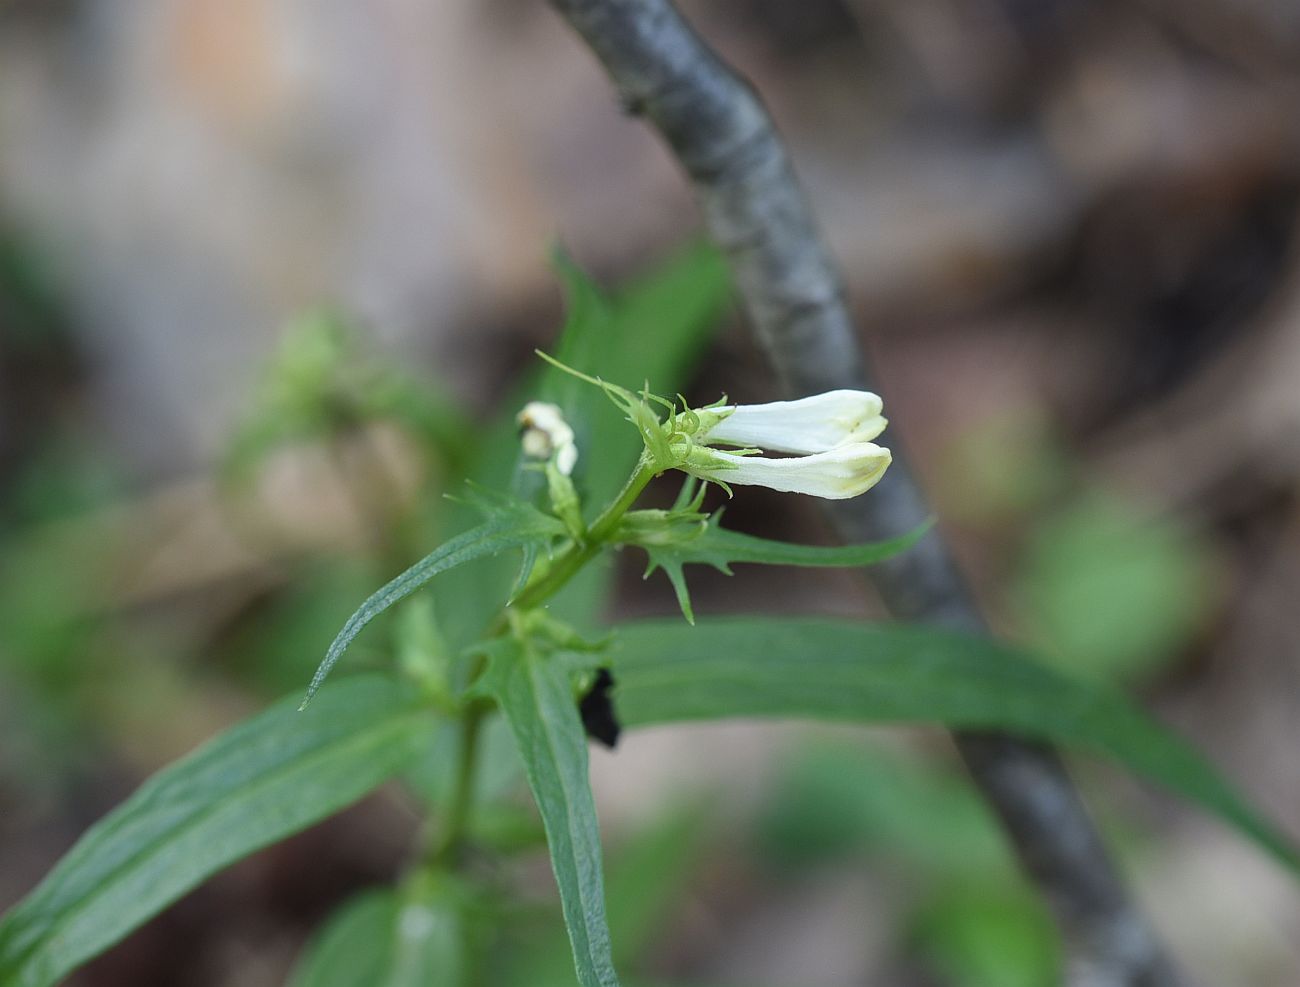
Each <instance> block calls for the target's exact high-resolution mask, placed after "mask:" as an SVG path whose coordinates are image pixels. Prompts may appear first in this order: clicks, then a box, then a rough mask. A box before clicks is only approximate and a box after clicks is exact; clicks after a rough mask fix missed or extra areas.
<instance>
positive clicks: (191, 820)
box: [0, 676, 433, 987]
mask: <svg viewBox="0 0 1300 987" xmlns="http://www.w3.org/2000/svg"><path fill="white" fill-rule="evenodd" d="M432 727H433V721H432V718H431V716H430V715H429V713H428V711H427V710H426V709H425V708H424V707H423V705H422V703H421V701H420V699H419V697H418V696H417V695H416V694H414V692H413V690H411V689H409V688H406V687H404V686H402V685H399V684H398V683H396V682H393V681H392V680H390V679H386V678H381V677H378V676H366V677H360V678H353V679H349V680H348V681H346V682H340V683H339V684H338V685H336V686H332V687H331V688H329V689H325V690H322V692H321V694H320V696H319V697H318V700H317V702H316V704H315V705H314V706H313V708H312V709H311V710H309V711H307V712H306V713H299V712H298V711H297V710H296V709H295V704H294V702H293V701H292V700H290V701H286V702H282V703H280V704H279V705H277V706H274V707H272V708H271V709H269V710H267V711H266V712H265V713H262V714H261V715H259V716H257V717H254V718H253V719H251V720H247V721H245V722H244V723H242V724H240V725H238V726H236V727H234V728H233V729H231V730H229V731H227V732H226V733H224V734H222V735H221V736H220V737H218V738H216V739H215V740H213V741H211V742H210V743H208V744H206V745H205V746H203V747H201V748H199V749H198V750H197V751H195V752H194V753H193V754H190V755H189V756H188V757H185V758H183V759H182V760H180V761H177V762H176V763H175V764H173V765H171V766H170V767H168V768H166V769H164V770H163V771H161V772H160V773H158V774H157V775H155V776H154V777H153V778H151V779H150V780H148V781H147V782H145V783H144V784H143V785H142V786H141V787H140V788H139V789H138V790H137V791H136V792H135V794H133V795H132V796H131V797H130V798H129V799H127V800H126V802H124V803H123V804H122V805H121V806H119V807H118V808H117V809H115V810H114V811H113V812H111V813H110V814H109V815H108V816H106V817H105V818H104V819H103V820H101V821H100V822H99V823H97V824H96V825H95V826H93V827H92V828H91V829H90V830H89V831H88V832H87V833H86V834H85V835H84V836H83V837H82V838H81V839H80V840H79V841H78V842H77V844H76V845H75V846H74V847H73V848H72V849H71V850H70V851H69V852H68V854H67V855H66V856H65V857H64V858H63V859H62V860H61V861H60V862H59V864H58V865H57V866H56V867H55V868H54V870H53V871H51V872H50V874H49V875H48V876H47V877H46V878H45V880H44V881H42V882H41V884H40V885H39V886H38V887H37V888H36V890H34V891H33V892H32V893H31V894H30V895H28V896H27V897H26V898H25V899H24V900H23V901H22V902H20V903H19V904H18V905H17V906H15V907H14V908H13V910H11V911H10V912H9V913H8V914H7V915H6V916H5V917H4V919H3V920H2V921H0V984H4V985H5V987H48V985H50V984H54V983H56V982H57V981H58V980H60V979H61V978H62V977H64V976H65V975H67V974H68V973H69V972H70V971H71V970H73V969H75V968H76V967H77V966H79V965H80V964H82V963H84V962H85V961H86V960H88V959H90V958H91V957H92V956H95V955H96V954H97V953H100V952H102V951H103V950H104V949H106V948H108V947H109V946H111V945H112V944H113V943H115V942H117V941H118V940H119V939H121V938H122V937H123V936H125V935H126V934H127V933H129V932H130V931H131V930H132V929H135V928H136V927H138V926H139V925H141V924H143V923H144V922H145V921H146V920H148V919H149V918H150V917H151V916H153V915H155V914H157V913H158V912H159V911H161V910H162V909H163V908H164V907H166V906H167V905H168V904H170V903H171V902H173V901H175V900H176V899H177V898H179V897H180V896H181V895H183V894H184V893H185V892H187V891H189V890H190V889H191V888H193V887H194V886H195V885H197V884H199V883H200V882H201V881H202V880H203V879H204V878H206V877H208V876H209V875H211V874H213V873H214V872H216V871H218V870H220V869H221V868H223V867H225V866H226V865H227V864H230V863H232V862H234V861H236V860H238V859H239V858H241V857H244V856H247V855H248V854H250V853H252V852H253V851H254V850H258V849H260V848H261V847H264V846H266V845H267V844H270V843H273V842H275V841H276V840H279V839H282V838H284V837H285V836H288V835H289V834H291V833H294V832H297V831H298V830H300V829H304V828H306V827H307V826H310V825H311V824H312V823H315V822H317V821H318V820H320V819H323V818H325V817H326V816H328V815H331V814H333V813H334V812H337V811H338V810H339V809H342V808H343V807H344V806H346V805H349V804H351V803H352V802H355V801H356V800H357V799H359V798H361V797H362V796H363V795H365V794H366V793H367V792H369V791H370V790H371V789H373V788H375V787H376V786H377V785H379V784H380V783H381V782H383V781H384V780H386V779H387V778H389V777H391V776H393V775H395V774H397V773H398V772H400V771H403V770H405V769H406V768H408V767H409V766H410V765H411V764H413V763H414V761H415V758H416V756H417V754H418V752H419V750H420V748H421V747H422V746H424V745H425V744H427V743H428V742H429V738H430V736H431V732H432Z"/></svg>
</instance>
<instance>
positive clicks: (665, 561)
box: [643, 515, 931, 572]
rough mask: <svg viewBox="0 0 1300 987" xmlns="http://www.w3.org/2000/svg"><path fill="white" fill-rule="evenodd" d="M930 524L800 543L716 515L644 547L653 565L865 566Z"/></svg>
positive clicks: (904, 546)
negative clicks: (696, 528)
mask: <svg viewBox="0 0 1300 987" xmlns="http://www.w3.org/2000/svg"><path fill="white" fill-rule="evenodd" d="M930 527H931V526H930V524H928V523H927V524H923V525H921V526H920V527H918V528H917V529H916V530H914V531H909V532H908V533H907V534H905V535H900V536H899V537H897V538H891V539H889V540H888V541H882V542H872V543H870V544H865V545H798V544H795V543H793V542H783V541H772V540H770V539H768V538H759V537H757V536H755V535H747V534H743V533H742V532H739V531H729V530H728V529H726V528H722V527H719V526H718V523H717V515H714V516H713V517H712V518H710V520H709V524H708V525H707V526H706V527H704V528H703V529H702V530H701V531H700V533H699V535H697V536H696V537H694V538H690V539H685V540H682V541H675V542H671V543H669V544H665V545H646V546H643V547H644V548H645V550H646V552H647V554H648V555H649V556H650V560H651V563H652V565H655V566H662V567H664V568H667V567H668V565H669V564H670V563H671V564H675V565H677V566H678V567H680V566H682V565H686V564H689V563H700V564H704V565H711V566H713V567H714V568H715V569H720V570H722V571H723V572H729V567H730V566H731V565H732V564H734V563H736V562H754V563H759V564H763V565H794V566H813V567H821V568H827V567H848V566H864V565H874V564H875V563H877V562H884V561H885V560H887V559H891V558H893V557H894V556H895V555H901V554H902V553H903V552H905V551H907V550H908V549H909V548H911V547H912V546H913V545H915V544H916V543H917V542H918V541H920V540H921V539H922V538H923V537H924V536H925V534H926V532H928V531H929V530H930Z"/></svg>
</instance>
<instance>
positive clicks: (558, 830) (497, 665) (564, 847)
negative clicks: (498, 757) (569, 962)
mask: <svg viewBox="0 0 1300 987" xmlns="http://www.w3.org/2000/svg"><path fill="white" fill-rule="evenodd" d="M485 686H486V687H487V689H488V690H489V691H490V692H491V693H492V695H493V696H494V697H495V698H496V701H497V703H498V705H499V706H500V707H501V711H502V712H503V713H504V714H505V718H506V720H507V722H508V723H509V724H510V730H511V732H512V733H513V734H514V738H515V743H516V744H517V745H518V747H519V753H520V756H521V757H522V759H523V762H524V771H525V774H526V775H527V777H528V785H529V787H530V788H531V789H532V792H533V797H534V798H535V799H536V800H537V807H538V809H539V810H540V811H541V815H542V824H543V826H544V827H545V829H546V841H547V844H548V845H549V847H550V853H551V866H552V868H553V869H554V871H555V881H556V884H558V885H559V889H560V905H561V908H562V909H563V912H564V922H565V925H566V926H567V927H568V930H569V942H570V944H571V945H572V947H573V961H574V965H575V967H576V969H577V973H578V980H579V982H580V983H581V984H582V987H617V985H618V977H617V976H616V975H615V973H614V961H613V954H612V951H611V948H610V939H609V923H608V921H607V919H606V917H605V888H604V878H603V876H602V871H601V856H600V830H599V827H598V826H597V823H596V805H595V802H594V801H593V800H592V797H591V785H590V783H589V781H588V779H587V737H586V733H585V732H584V730H583V728H582V721H581V720H580V719H579V717H578V711H577V704H576V702H575V700H574V696H573V689H572V687H571V686H570V684H569V676H568V673H567V671H566V670H565V668H564V666H563V665H562V664H561V663H560V662H558V661H557V660H552V659H547V658H542V657H539V656H537V655H534V654H531V653H525V652H523V651H521V650H520V649H518V648H517V647H515V648H513V649H506V648H498V649H496V650H495V654H494V655H493V658H492V664H491V666H490V668H489V672H488V675H487V678H486V682H485Z"/></svg>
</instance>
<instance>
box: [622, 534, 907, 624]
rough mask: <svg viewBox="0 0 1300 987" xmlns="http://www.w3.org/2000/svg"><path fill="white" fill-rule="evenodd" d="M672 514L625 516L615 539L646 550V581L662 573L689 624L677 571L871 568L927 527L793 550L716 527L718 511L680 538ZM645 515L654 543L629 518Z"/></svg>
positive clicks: (685, 597) (683, 585) (690, 612)
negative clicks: (660, 527)
mask: <svg viewBox="0 0 1300 987" xmlns="http://www.w3.org/2000/svg"><path fill="white" fill-rule="evenodd" d="M676 513H678V512H672V511H668V512H665V511H634V512H631V513H630V514H629V515H628V516H627V517H628V519H629V520H630V522H631V523H628V524H624V525H623V526H622V528H621V529H620V530H619V531H618V532H617V533H616V535H615V537H616V539H617V540H619V541H622V542H623V543H624V544H630V545H637V546H638V547H640V548H642V549H644V550H645V552H646V555H647V556H648V559H649V563H648V565H647V566H646V570H645V576H646V577H647V578H648V577H649V576H650V575H651V573H653V572H654V571H655V570H656V569H662V570H663V571H664V574H665V575H666V576H667V577H668V580H669V581H670V582H671V583H672V584H673V590H674V591H675V592H676V594H677V602H678V604H679V605H680V606H681V608H682V614H683V616H685V617H686V619H687V621H689V622H690V623H692V624H693V623H695V613H694V611H693V609H692V608H691V598H690V593H689V591H688V590H687V588H686V577H685V575H684V574H683V573H682V567H683V566H685V565H688V564H691V563H697V564H703V565H711V566H713V567H714V568H715V569H718V570H720V571H722V572H725V573H726V574H727V575H731V566H732V565H734V564H735V563H738V562H754V563H760V564H765V565H793V566H816V567H842V566H865V565H873V564H875V563H877V562H884V561H885V560H886V559H891V558H893V557H894V556H895V555H900V554H902V553H903V552H905V551H907V550H908V549H909V548H911V547H912V546H913V545H915V544H916V543H917V542H918V541H920V539H921V538H922V537H924V536H925V534H926V532H927V531H929V530H930V527H931V525H930V524H929V523H926V524H923V525H921V526H920V527H918V528H916V530H914V531H910V532H908V533H907V534H905V535H901V536H899V537H898V538H891V539H889V540H888V541H883V542H872V543H871V544H865V545H836V546H823V545H798V544H794V543H791V542H781V541H771V540H769V539H767V538H759V537H757V536H755V535H747V534H743V533H741V532H739V531H728V530H727V529H726V528H722V527H719V526H718V522H719V519H720V516H721V514H722V512H721V511H718V512H716V513H714V514H713V516H712V517H710V518H708V519H707V520H703V519H701V521H700V522H699V523H698V524H697V525H695V526H694V527H693V528H692V529H690V530H682V526H680V525H678V526H677V529H676V530H677V531H679V532H681V533H680V534H679V533H676V532H675V531H674V530H673V528H672V527H671V526H672V525H673V523H674V521H675V520H676V519H675V518H674V514H676ZM648 514H660V515H663V516H664V524H665V526H666V531H667V535H666V536H665V537H662V538H658V537H655V536H654V535H653V534H650V535H649V537H647V533H648V532H647V528H648V527H649V526H647V525H641V526H638V525H637V524H636V522H637V520H638V519H637V518H636V517H634V515H648ZM638 527H639V529H640V530H638Z"/></svg>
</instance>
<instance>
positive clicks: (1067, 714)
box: [612, 617, 1300, 873]
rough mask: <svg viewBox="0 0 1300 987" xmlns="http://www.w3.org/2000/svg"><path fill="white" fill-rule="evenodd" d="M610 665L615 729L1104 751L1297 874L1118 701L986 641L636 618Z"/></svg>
mask: <svg viewBox="0 0 1300 987" xmlns="http://www.w3.org/2000/svg"><path fill="white" fill-rule="evenodd" d="M612 659H613V668H614V677H615V681H616V683H617V689H616V692H615V706H616V709H617V710H618V714H619V718H620V720H621V722H622V723H623V724H624V725H626V726H639V725H645V724H650V723H669V722H678V721H685V720H700V719H719V718H722V717H734V716H780V717H811V718H815V719H826V720H841V721H850V722H859V723H872V722H901V721H929V722H936V723H943V724H945V725H948V726H953V727H964V728H974V729H981V728H993V729H999V730H1006V731H1008V732H1010V733H1013V734H1018V735H1021V736H1026V737H1035V738H1042V739H1045V740H1051V741H1055V742H1058V743H1062V744H1066V745H1071V746H1076V747H1079V748H1082V749H1084V750H1092V751H1095V752H1098V753H1102V754H1106V755H1109V756H1111V757H1113V758H1115V759H1116V760H1118V761H1120V762H1121V763H1122V764H1124V765H1126V766H1127V767H1128V768H1129V769H1131V770H1133V771H1135V772H1137V773H1138V774H1142V775H1145V776H1147V777H1148V778H1151V779H1153V780H1155V781H1158V782H1160V783H1161V784H1163V785H1165V786H1167V787H1168V788H1170V789H1171V790H1173V791H1175V792H1178V793H1179V794H1181V795H1183V796H1185V797H1186V798H1189V799H1191V800H1192V801H1194V802H1197V803H1199V804H1200V805H1202V806H1203V807H1204V808H1206V809H1209V810H1210V811H1211V812H1214V813H1215V814H1217V815H1218V816H1219V817H1220V818H1222V819H1223V820H1225V821H1226V822H1229V823H1231V824H1232V825H1234V826H1235V827H1236V828H1237V829H1238V830H1240V831H1241V832H1242V833H1244V834H1245V835H1247V836H1249V837H1250V838H1252V839H1253V840H1255V842H1257V843H1258V844H1259V845H1260V846H1262V847H1263V848H1264V849H1266V850H1268V851H1269V852H1271V853H1272V854H1273V855H1274V856H1275V857H1276V858H1277V859H1278V860H1279V861H1281V862H1282V863H1283V864H1285V865H1286V866H1287V867H1288V868H1289V869H1291V870H1292V871H1295V872H1298V873H1300V856H1297V853H1296V850H1295V848H1294V847H1293V846H1292V845H1291V843H1290V842H1289V840H1288V839H1287V838H1286V837H1285V836H1283V835H1282V834H1281V833H1279V832H1278V830H1276V829H1275V828H1274V827H1273V826H1271V825H1270V824H1269V823H1267V822H1265V821H1264V820H1262V819H1261V818H1260V817H1259V816H1258V815H1256V814H1255V812H1254V811H1253V810H1252V809H1251V808H1250V807H1249V806H1247V805H1246V803H1245V802H1244V801H1243V800H1242V799H1241V798H1240V796H1238V795H1237V793H1236V792H1235V791H1233V789H1232V788H1231V787H1230V786H1229V785H1228V784H1227V782H1225V781H1224V780H1223V778H1222V777H1221V776H1220V775H1219V774H1218V773H1217V772H1216V771H1215V770H1214V769H1213V768H1211V767H1210V766H1209V765H1208V764H1206V762H1205V761H1204V760H1203V759H1202V758H1201V757H1200V756H1199V755H1197V754H1196V753H1195V751H1193V750H1192V749H1191V748H1190V747H1188V746H1187V745H1186V744H1185V743H1184V742H1183V741H1181V740H1179V739H1178V738H1177V737H1175V736H1174V735H1173V734H1171V733H1169V732H1168V731H1166V730H1164V729H1163V728H1161V727H1160V726H1158V725H1157V724H1155V723H1154V722H1152V721H1151V720H1149V719H1148V718H1147V717H1145V716H1144V715H1143V714H1142V713H1140V712H1139V711H1138V710H1137V709H1136V708H1135V707H1133V706H1132V705H1131V704H1130V703H1129V702H1128V701H1127V700H1126V699H1125V698H1124V697H1123V696H1122V695H1120V694H1119V693H1117V692H1113V691H1111V690H1108V689H1106V688H1103V687H1099V686H1094V685H1091V684H1088V683H1085V682H1079V681H1073V680H1071V679H1069V678H1066V677H1064V676H1062V675H1060V674H1059V673H1057V672H1054V671H1052V670H1051V669H1050V668H1047V667H1045V666H1042V665H1039V664H1036V663H1035V662H1033V661H1032V660H1030V659H1028V658H1026V657H1024V656H1023V655H1022V654H1021V653H1020V652H1017V651H1015V650H1013V649H1011V648H1008V647H1006V646H1004V645H1001V644H999V643H997V642H996V641H993V640H990V639H987V638H982V637H974V636H966V635H960V634H954V633H950V632H947V631H942V630H937V629H931V628H921V627H907V626H900V625H872V624H860V623H852V622H847V621H834V620H815V619H793V620H782V619H764V618H757V617H751V618H744V619H721V620H710V621H702V622H701V623H700V624H699V625H697V626H695V627H690V626H687V625H685V624H682V623H680V622H678V621H650V622H646V623H639V624H630V625H625V626H623V627H622V628H620V630H619V635H618V641H617V644H616V646H615V648H614V651H613V653H612Z"/></svg>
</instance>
